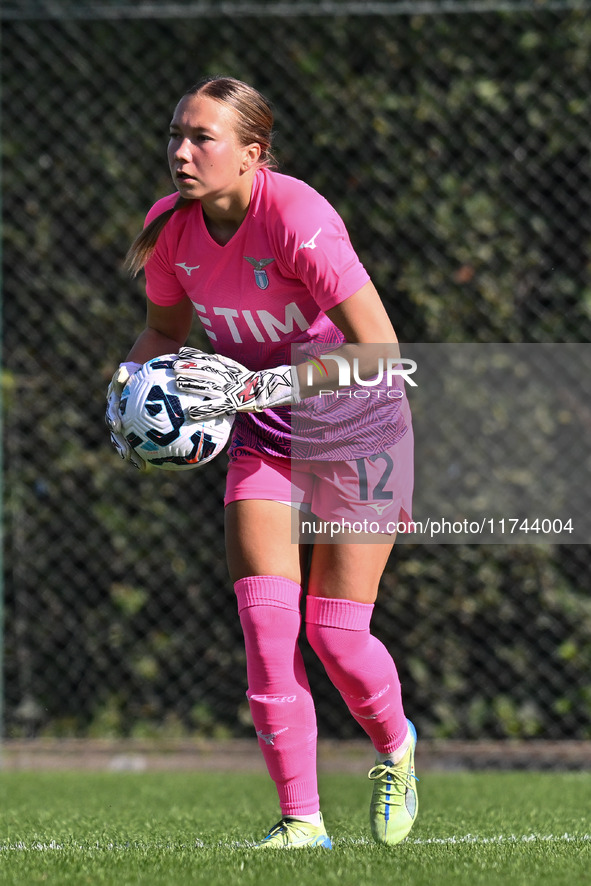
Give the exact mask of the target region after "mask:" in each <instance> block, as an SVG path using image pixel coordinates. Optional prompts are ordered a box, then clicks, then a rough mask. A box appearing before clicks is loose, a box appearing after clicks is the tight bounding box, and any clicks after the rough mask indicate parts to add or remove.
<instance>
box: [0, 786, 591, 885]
mask: <svg viewBox="0 0 591 886" xmlns="http://www.w3.org/2000/svg"><path fill="white" fill-rule="evenodd" d="M419 788H420V803H421V808H420V813H419V819H418V821H417V823H416V825H415V828H414V829H413V831H412V833H411V836H410V837H409V839H408V840H407V841H406V842H405V843H404V844H402V845H400V846H398V847H395V848H387V847H383V846H377V845H375V844H373V843H372V842H371V840H370V837H369V828H368V823H367V807H368V803H369V784H368V782H367V779H366V778H365V777H363V775H351V774H348V773H344V774H342V775H333V774H330V775H329V774H326V775H324V776H323V777H322V778H321V794H322V798H323V803H322V806H323V810H324V816H325V819H326V823H327V829H328V832H329V834H330V835H331V837H332V838H333V843H334V850H333V851H332V852H329V851H326V850H305V851H291V852H261V851H256V850H252V849H249V848H248V841H249V840H254V839H258V838H260V837H262V836H263V835H264V834H265V833H266V831H267V830H268V828H269V827H270V826H271V825H272V824H273V823H274V821H275V820H276V819H277V818H278V817H279V816H278V814H277V811H276V809H277V806H276V800H275V797H274V789H273V788H272V786H271V785H270V783H269V782H268V780H267V778H266V776H263V775H259V774H257V773H239V772H235V771H230V770H229V771H227V772H225V773H202V772H191V773H178V772H174V773H160V772H158V773H156V772H154V773H132V772H130V773H96V772H92V773H80V772H66V773H64V772H52V773H49V772H41V773H37V772H3V773H2V772H0V801H1V810H0V816H1V818H0V821H1V835H0V883H2V884H3V886H9V884H14V886H29V884H35V883H44V884H55V886H82V884H93V886H98V884H108V886H131V884H145V886H184V884H204V886H277V884H281V886H315V884H318V886H337V884H338V886H386V884H392V886H452V884H453V886H479V884H482V886H493V884H503V886H525V884H528V886H529V884H532V886H533V884H536V886H539V884H549V886H578V884H583V883H585V884H587V883H589V882H591V821H590V818H591V773H568V774H565V773H561V774H550V773H548V774H546V773H544V774H542V773H460V774H452V773H445V774H441V773H431V772H427V773H424V774H423V776H422V777H421V782H420V785H419Z"/></svg>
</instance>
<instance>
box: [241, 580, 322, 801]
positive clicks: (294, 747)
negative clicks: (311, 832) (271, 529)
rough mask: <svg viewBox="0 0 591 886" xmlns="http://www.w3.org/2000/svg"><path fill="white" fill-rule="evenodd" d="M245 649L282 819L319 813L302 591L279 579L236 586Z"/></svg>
mask: <svg viewBox="0 0 591 886" xmlns="http://www.w3.org/2000/svg"><path fill="white" fill-rule="evenodd" d="M234 588H235V590H236V597H237V599H238V612H239V614H240V622H241V624H242V630H243V632H244V644H245V647H246V672H247V677H248V691H247V693H246V695H247V698H248V702H249V704H250V710H251V714H252V719H253V721H254V727H255V729H256V733H257V736H258V738H259V745H260V747H261V749H262V752H263V756H264V758H265V762H266V764H267V769H268V770H269V775H270V776H271V778H272V779H273V781H274V782H275V784H276V786H277V792H278V794H279V805H280V807H281V812H282V814H283V815H294V816H297V815H298V814H300V815H311V814H313V813H314V812H317V811H318V809H319V800H318V783H317V777H316V736H317V729H316V713H315V710H314V702H313V700H312V695H311V693H310V686H309V684H308V678H307V676H306V671H305V668H304V662H303V659H302V655H301V652H300V649H299V646H298V636H299V633H300V626H301V613H300V600H301V595H302V589H301V587H300V586H299V585H298V584H296V582H294V581H290V580H289V579H286V578H281V577H279V576H275V575H259V576H249V577H248V578H241V579H239V581H237V582H236V584H235V585H234Z"/></svg>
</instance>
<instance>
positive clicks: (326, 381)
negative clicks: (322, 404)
mask: <svg viewBox="0 0 591 886" xmlns="http://www.w3.org/2000/svg"><path fill="white" fill-rule="evenodd" d="M326 315H327V317H328V318H329V319H330V320H332V322H333V323H334V324H335V326H337V327H338V328H339V329H340V331H341V332H342V333H343V335H344V336H345V339H346V344H343V345H341V346H340V347H339V348H336V349H334V350H333V349H331V351H330V355H331V357H332V358H333V359H331V360H330V361H325V362H324V363H323V366H322V369H321V368H320V367H319V366H318V364H316V365H314V361H311V363H305V364H303V365H301V366H298V367H297V373H298V382H299V393H300V396H301V398H302V399H305V398H306V397H310V396H313V395H314V394H316V393H318V391H320V390H322V389H323V388H327V387H331V388H337V387H338V386H339V385H338V377H339V372H340V370H339V366H338V365H337V362H338V358H341V359H344V360H346V361H347V363H348V364H349V366H352V365H353V360H355V371H356V373H357V374H358V376H359V377H360V378H368V379H369V378H373V377H374V376H375V375H377V373H378V371H379V362H380V360H389V359H393V360H398V359H399V357H400V349H399V347H398V339H397V337H396V333H395V331H394V327H393V326H392V323H391V321H390V318H389V317H388V314H387V312H386V309H385V307H384V305H383V302H382V300H381V298H380V296H379V295H378V292H377V290H376V288H375V286H374V285H373V283H372V282H371V280H370V281H368V282H367V283H366V284H365V285H364V286H362V287H361V289H359V290H357V292H355V293H354V294H353V295H350V296H349V297H348V298H346V299H344V300H343V301H342V302H340V303H339V304H338V305H335V307H333V308H329V309H328V310H327V311H326Z"/></svg>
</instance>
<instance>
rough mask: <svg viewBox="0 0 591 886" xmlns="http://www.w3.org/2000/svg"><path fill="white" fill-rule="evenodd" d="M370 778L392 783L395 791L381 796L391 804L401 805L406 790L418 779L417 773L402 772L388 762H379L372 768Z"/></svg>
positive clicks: (386, 802) (385, 801) (387, 803)
mask: <svg viewBox="0 0 591 886" xmlns="http://www.w3.org/2000/svg"><path fill="white" fill-rule="evenodd" d="M388 776H389V777H388ZM368 778H370V779H371V780H372V781H383V782H385V783H386V784H390V785H392V788H393V791H392V792H391V793H388V794H386V796H385V797H382V798H381V799H382V801H383V802H384V803H385V804H386V805H389V806H400V804H401V803H402V802H403V800H404V795H405V793H406V791H407V790H408V789H409V788H412V786H413V781H418V778H417V776H416V775H412V773H410V772H400V771H399V770H397V769H396V768H395V767H394V766H388V765H387V764H386V763H378V764H377V765H376V766H374V767H373V769H370V770H369V773H368Z"/></svg>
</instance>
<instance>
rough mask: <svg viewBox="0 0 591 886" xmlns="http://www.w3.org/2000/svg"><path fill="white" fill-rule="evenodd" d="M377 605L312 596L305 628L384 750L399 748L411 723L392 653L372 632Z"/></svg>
mask: <svg viewBox="0 0 591 886" xmlns="http://www.w3.org/2000/svg"><path fill="white" fill-rule="evenodd" d="M372 612H373V605H371V604H369V603H356V602H354V601H353V600H336V599H329V598H326V597H308V598H307V601H306V630H307V635H308V640H309V642H310V645H311V646H312V649H314V651H315V652H316V654H317V656H318V657H319V659H320V660H321V662H322V664H323V665H324V667H325V668H326V673H327V674H328V676H329V678H330V680H331V682H332V683H333V684H334V686H336V688H337V689H338V690H339V692H340V693H341V695H342V696H343V699H344V701H345V703H346V705H347V707H348V708H349V710H350V712H351V714H352V715H353V717H354V718H355V719H356V720H357V722H358V723H359V725H360V726H361V727H362V728H363V729H364V730H365V732H367V734H368V735H369V737H370V738H371V740H372V742H373V745H374V747H375V749H376V751H378V752H379V753H381V754H389V753H392V752H393V751H395V750H397V748H399V747H400V746H401V745H402V743H403V742H404V740H405V738H406V736H407V732H408V725H407V722H406V717H405V715H404V709H403V707H402V695H401V689H400V680H399V679H398V673H397V671H396V666H395V664H394V662H393V660H392V656H391V655H390V653H389V652H388V650H387V649H386V647H385V646H384V645H383V643H381V642H380V641H379V640H378V639H377V637H374V636H373V635H372V634H370V632H369V623H370V620H371V616H372Z"/></svg>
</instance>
